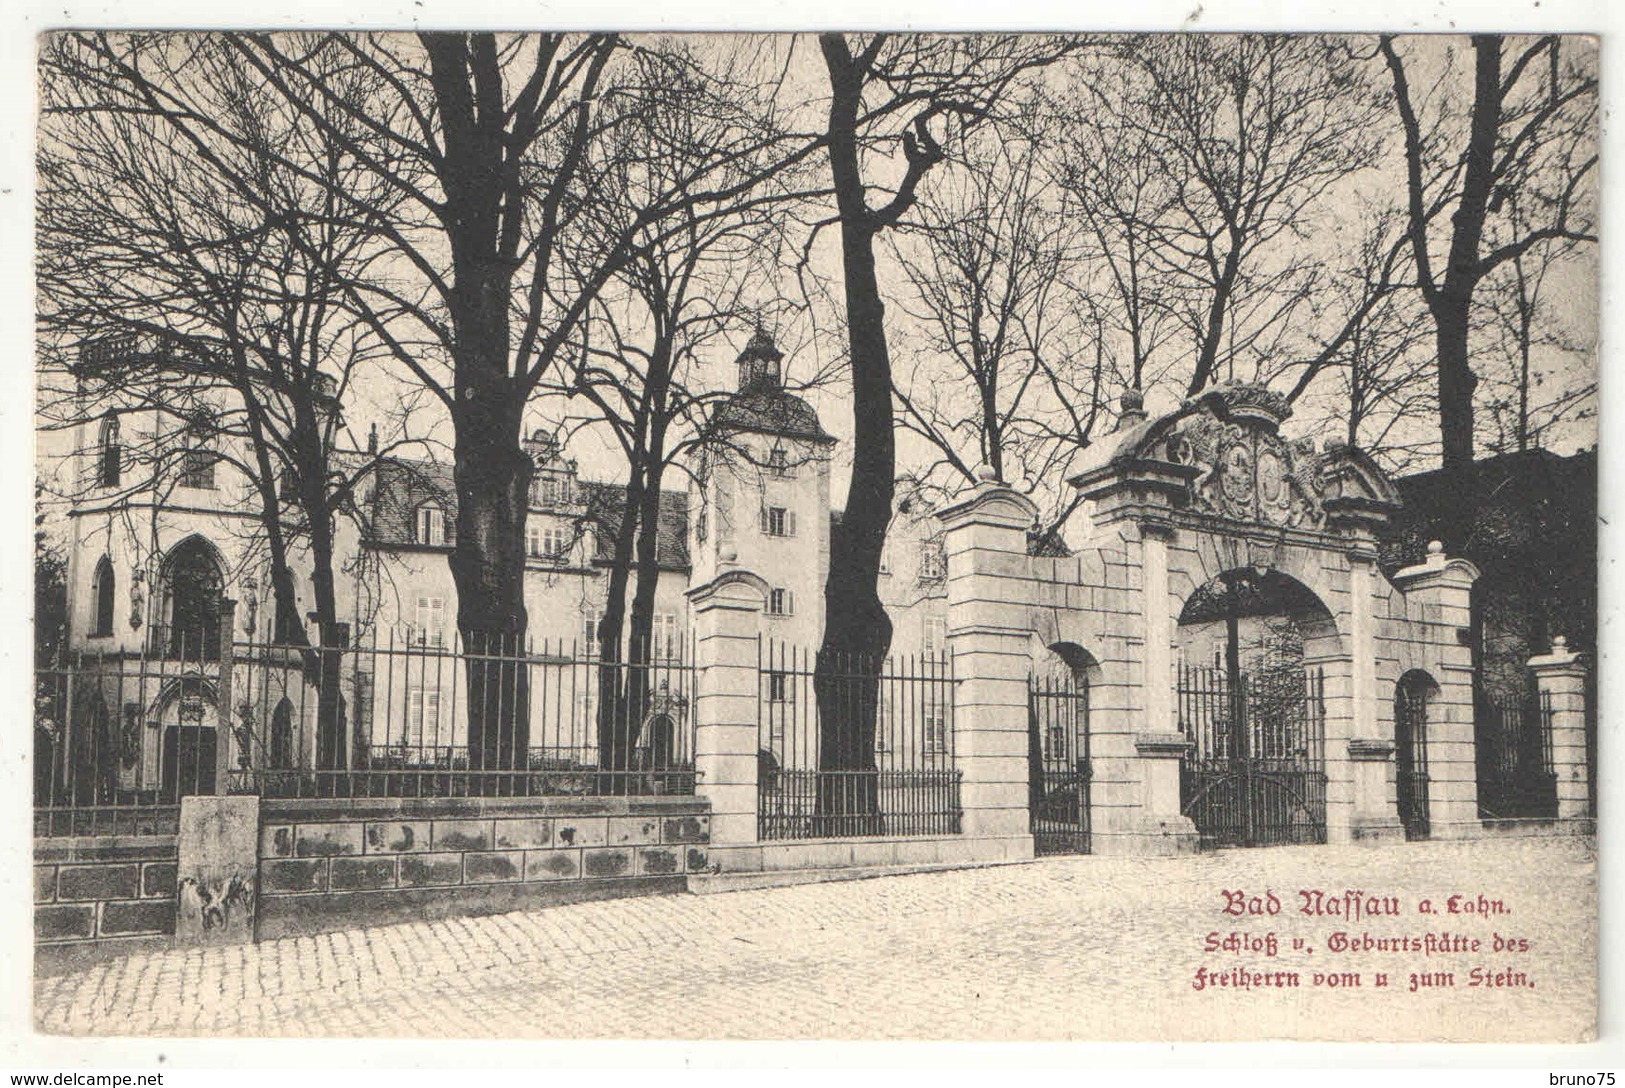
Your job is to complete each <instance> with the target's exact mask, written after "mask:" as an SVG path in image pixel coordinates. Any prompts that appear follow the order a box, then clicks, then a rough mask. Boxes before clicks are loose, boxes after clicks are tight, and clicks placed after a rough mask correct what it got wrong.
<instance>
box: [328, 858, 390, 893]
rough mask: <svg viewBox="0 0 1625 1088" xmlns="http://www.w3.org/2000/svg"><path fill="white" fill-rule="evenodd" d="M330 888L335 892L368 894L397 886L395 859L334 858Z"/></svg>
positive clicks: (330, 872) (329, 878) (329, 872)
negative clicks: (368, 892)
mask: <svg viewBox="0 0 1625 1088" xmlns="http://www.w3.org/2000/svg"><path fill="white" fill-rule="evenodd" d="M327 880H328V887H329V888H330V889H331V890H333V891H335V892H358V891H359V892H366V891H376V890H377V889H379V888H393V887H394V886H395V859H394V858H393V857H382V858H334V859H333V861H332V863H331V865H330V867H329V871H328V878H327Z"/></svg>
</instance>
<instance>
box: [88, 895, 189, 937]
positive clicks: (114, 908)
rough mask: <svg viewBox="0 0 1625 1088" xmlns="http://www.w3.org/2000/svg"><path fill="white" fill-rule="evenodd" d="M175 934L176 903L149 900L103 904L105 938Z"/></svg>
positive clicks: (171, 900)
mask: <svg viewBox="0 0 1625 1088" xmlns="http://www.w3.org/2000/svg"><path fill="white" fill-rule="evenodd" d="M173 932H175V901H174V900H173V899H166V900H157V899H149V900H144V901H138V902H134V903H104V904H102V932H101V935H102V936H103V937H128V936H134V935H136V934H139V933H173Z"/></svg>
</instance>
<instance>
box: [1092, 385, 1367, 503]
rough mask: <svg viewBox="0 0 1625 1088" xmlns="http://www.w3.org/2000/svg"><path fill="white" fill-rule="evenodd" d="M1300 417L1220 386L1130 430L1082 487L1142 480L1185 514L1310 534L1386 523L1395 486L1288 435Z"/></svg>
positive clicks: (1345, 455)
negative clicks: (1288, 425)
mask: <svg viewBox="0 0 1625 1088" xmlns="http://www.w3.org/2000/svg"><path fill="white" fill-rule="evenodd" d="M1291 414H1292V408H1291V406H1290V405H1289V404H1288V403H1287V400H1286V398H1285V397H1283V396H1282V395H1281V394H1279V393H1277V392H1275V391H1274V390H1271V389H1268V388H1266V387H1264V386H1262V385H1240V384H1238V385H1222V386H1216V387H1214V388H1212V389H1208V390H1205V391H1204V392H1202V393H1201V394H1199V395H1197V396H1195V397H1192V398H1191V399H1190V400H1187V401H1186V402H1185V403H1184V404H1183V405H1182V406H1181V407H1180V408H1179V409H1178V410H1177V411H1174V412H1171V413H1169V414H1167V415H1165V416H1162V417H1161V418H1158V419H1155V420H1151V421H1148V422H1145V423H1142V424H1139V425H1138V426H1135V427H1133V428H1132V429H1130V430H1128V431H1125V432H1122V434H1123V437H1122V439H1121V440H1120V442H1119V443H1118V445H1117V448H1116V449H1115V450H1114V451H1113V453H1112V455H1111V457H1110V459H1109V460H1108V461H1107V462H1106V463H1105V464H1103V465H1101V467H1100V468H1099V469H1096V470H1093V471H1091V472H1088V473H1085V474H1084V475H1082V476H1080V477H1079V478H1078V479H1077V480H1076V481H1075V482H1077V483H1078V484H1079V485H1080V486H1084V487H1086V488H1088V489H1091V490H1092V489H1094V488H1097V487H1099V486H1101V485H1109V483H1110V481H1111V480H1112V479H1119V480H1124V481H1133V480H1135V479H1139V478H1141V477H1143V478H1145V479H1146V481H1148V482H1150V481H1152V480H1155V481H1157V482H1158V489H1159V490H1161V491H1164V492H1167V493H1168V494H1169V499H1170V500H1171V501H1172V502H1173V504H1174V505H1175V506H1176V507H1182V508H1184V509H1188V510H1192V511H1196V512H1199V513H1204V514H1211V515H1214V516H1216V517H1221V518H1225V519H1227V520H1231V521H1240V522H1249V523H1253V524H1258V525H1265V526H1270V527H1276V528H1283V529H1301V530H1308V531H1319V530H1327V529H1330V528H1332V527H1333V525H1334V523H1335V522H1339V521H1346V520H1347V519H1348V518H1350V517H1356V518H1368V517H1371V516H1378V517H1380V516H1381V515H1383V514H1385V513H1386V511H1388V510H1390V509H1392V508H1393V507H1395V506H1396V505H1397V504H1398V492H1397V491H1396V490H1395V489H1394V487H1393V484H1392V483H1391V482H1389V480H1388V479H1387V477H1386V476H1385V475H1384V474H1383V472H1382V470H1381V469H1380V468H1378V467H1377V465H1376V464H1375V463H1374V462H1373V461H1372V460H1371V458H1370V457H1369V456H1368V455H1367V454H1365V453H1364V452H1363V451H1361V450H1358V449H1354V448H1353V447H1349V446H1330V447H1328V448H1326V449H1325V450H1321V449H1319V448H1317V446H1316V443H1315V441H1314V439H1312V438H1305V439H1298V440H1290V439H1287V438H1284V437H1282V435H1281V434H1280V431H1279V428H1280V424H1281V422H1282V421H1283V420H1285V419H1287V418H1288V417H1289V416H1290V415H1291Z"/></svg>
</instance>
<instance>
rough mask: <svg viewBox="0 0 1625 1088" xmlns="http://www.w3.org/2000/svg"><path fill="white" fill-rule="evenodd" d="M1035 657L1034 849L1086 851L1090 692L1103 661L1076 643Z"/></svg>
mask: <svg viewBox="0 0 1625 1088" xmlns="http://www.w3.org/2000/svg"><path fill="white" fill-rule="evenodd" d="M1036 645H1037V644H1036V642H1035V647H1036ZM1034 658H1035V660H1034V662H1033V671H1032V678H1031V681H1030V683H1029V686H1028V701H1027V709H1028V713H1027V722H1028V781H1029V787H1030V788H1029V810H1030V813H1031V818H1032V832H1033V852H1034V853H1035V854H1038V855H1053V854H1087V853H1089V852H1090V851H1091V849H1092V843H1091V839H1090V828H1091V820H1090V809H1091V796H1090V784H1091V782H1092V779H1093V777H1094V766H1093V762H1092V759H1093V753H1092V751H1091V742H1090V729H1089V691H1090V687H1091V681H1092V680H1096V679H1098V676H1099V672H1100V666H1099V664H1098V663H1097V662H1096V660H1095V658H1094V656H1093V655H1092V654H1090V653H1089V651H1087V650H1085V649H1084V648H1083V647H1082V646H1079V645H1078V644H1077V643H1074V642H1056V643H1053V644H1051V645H1049V646H1047V647H1044V648H1043V649H1042V650H1041V651H1039V652H1037V653H1035V654H1034Z"/></svg>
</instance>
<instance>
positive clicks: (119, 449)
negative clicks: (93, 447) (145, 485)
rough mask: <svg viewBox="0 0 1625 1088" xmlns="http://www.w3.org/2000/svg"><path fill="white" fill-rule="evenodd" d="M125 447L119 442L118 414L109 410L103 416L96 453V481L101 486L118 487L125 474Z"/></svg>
mask: <svg viewBox="0 0 1625 1088" xmlns="http://www.w3.org/2000/svg"><path fill="white" fill-rule="evenodd" d="M123 461H124V448H123V446H121V445H120V444H119V437H118V416H116V415H114V414H113V413H112V412H108V413H107V414H106V415H105V416H103V417H102V427H101V435H100V439H99V441H98V443H97V453H96V483H97V484H98V485H99V486H101V487H117V486H118V485H119V479H120V477H121V476H122V474H123Z"/></svg>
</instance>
